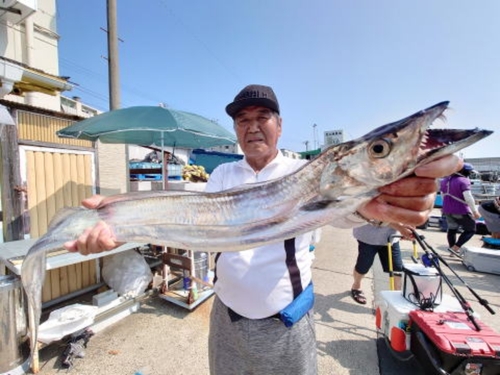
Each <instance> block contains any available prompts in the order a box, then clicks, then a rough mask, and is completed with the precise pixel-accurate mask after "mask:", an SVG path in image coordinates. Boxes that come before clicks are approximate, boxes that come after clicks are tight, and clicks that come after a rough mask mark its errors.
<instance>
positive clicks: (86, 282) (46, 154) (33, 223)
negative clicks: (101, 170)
mask: <svg viewBox="0 0 500 375" xmlns="http://www.w3.org/2000/svg"><path fill="white" fill-rule="evenodd" d="M21 160H22V163H23V164H24V165H25V167H26V170H25V178H23V180H25V181H26V184H27V191H28V197H27V201H28V207H27V209H28V212H29V218H30V237H31V238H37V237H40V236H41V235H42V234H44V233H45V232H46V231H47V228H48V225H49V223H50V220H51V219H52V218H53V217H54V215H55V213H56V212H58V211H59V210H60V209H62V208H63V207H75V206H79V205H80V203H81V201H82V199H84V198H86V197H89V196H91V195H92V194H93V193H94V191H95V189H94V167H93V166H94V154H93V153H92V152H85V151H71V150H59V149H50V148H44V147H32V146H21ZM22 174H23V175H24V173H22ZM96 282H97V277H96V261H95V260H90V261H86V262H82V263H78V264H75V265H71V266H67V267H62V268H57V269H54V270H50V271H49V272H48V275H47V278H46V280H45V285H44V288H43V295H42V300H43V301H44V302H46V301H50V300H53V299H55V298H58V297H61V296H63V295H66V294H68V293H71V292H75V291H78V290H81V289H83V288H85V287H88V286H90V285H94V284H96Z"/></svg>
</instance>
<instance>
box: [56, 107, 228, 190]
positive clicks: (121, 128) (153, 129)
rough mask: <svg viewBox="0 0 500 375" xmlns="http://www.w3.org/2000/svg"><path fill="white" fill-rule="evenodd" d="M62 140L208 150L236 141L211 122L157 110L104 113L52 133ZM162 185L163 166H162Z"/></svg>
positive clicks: (160, 109) (134, 109) (132, 109)
mask: <svg viewBox="0 0 500 375" xmlns="http://www.w3.org/2000/svg"><path fill="white" fill-rule="evenodd" d="M56 134H57V135H58V136H59V137H62V138H76V139H85V140H89V141H97V140H100V141H101V142H103V143H121V144H133V145H138V146H148V147H158V148H161V149H162V155H163V148H164V147H179V148H192V149H195V148H209V147H213V146H223V145H231V144H235V143H236V137H235V135H234V134H233V133H231V132H229V131H228V130H226V129H225V128H223V127H222V126H220V125H219V124H217V123H216V122H215V121H212V120H209V119H207V118H205V117H202V116H200V115H197V114H194V113H190V112H184V111H179V110H174V109H170V108H165V107H160V106H154V107H153V106H138V107H129V108H122V109H117V110H113V111H110V112H105V113H102V114H100V115H97V116H94V117H90V118H88V119H86V120H83V121H79V122H77V123H75V124H72V125H70V126H68V127H66V128H64V129H61V130H59V131H57V133H56ZM163 171H164V172H163V182H164V184H165V180H166V175H165V171H166V166H165V163H163Z"/></svg>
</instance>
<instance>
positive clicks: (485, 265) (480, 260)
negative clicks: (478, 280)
mask: <svg viewBox="0 0 500 375" xmlns="http://www.w3.org/2000/svg"><path fill="white" fill-rule="evenodd" d="M462 251H463V253H462V263H463V264H464V266H465V267H467V269H468V270H469V271H477V272H486V273H494V274H497V275H500V250H495V249H488V248H484V247H468V246H467V247H464V248H462Z"/></svg>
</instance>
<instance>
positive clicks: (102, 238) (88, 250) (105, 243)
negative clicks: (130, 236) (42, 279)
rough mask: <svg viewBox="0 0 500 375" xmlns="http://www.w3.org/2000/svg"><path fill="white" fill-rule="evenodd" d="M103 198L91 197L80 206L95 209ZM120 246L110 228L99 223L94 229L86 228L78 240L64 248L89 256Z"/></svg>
mask: <svg viewBox="0 0 500 375" xmlns="http://www.w3.org/2000/svg"><path fill="white" fill-rule="evenodd" d="M104 198H105V197H104V196H102V195H93V196H92V197H90V198H87V199H84V200H83V201H82V205H83V206H84V207H86V208H90V209H95V208H96V207H98V206H99V205H100V204H101V202H102V201H103V200H104ZM122 244H123V243H122V242H118V241H116V238H115V235H114V233H113V231H112V230H111V228H110V227H109V226H108V225H107V224H106V223H105V222H104V221H100V222H98V223H97V224H96V225H95V226H94V227H92V228H87V229H86V230H85V231H84V232H83V233H82V234H81V235H80V237H78V239H76V240H74V241H68V242H66V243H65V244H64V247H65V248H66V249H67V250H69V251H72V252H80V254H82V255H89V254H94V253H101V252H103V251H109V250H113V249H114V248H116V247H118V246H120V245H122Z"/></svg>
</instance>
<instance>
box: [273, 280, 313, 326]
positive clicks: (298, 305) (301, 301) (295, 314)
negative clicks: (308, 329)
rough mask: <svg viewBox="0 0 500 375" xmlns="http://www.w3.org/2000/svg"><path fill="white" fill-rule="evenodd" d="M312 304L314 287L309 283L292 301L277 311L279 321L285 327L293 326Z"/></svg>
mask: <svg viewBox="0 0 500 375" xmlns="http://www.w3.org/2000/svg"><path fill="white" fill-rule="evenodd" d="M313 305H314V288H313V284H312V283H310V284H309V285H308V286H307V287H306V288H305V289H304V290H303V291H302V293H300V294H299V295H298V296H297V298H295V299H294V300H293V301H292V303H290V304H289V305H288V306H287V307H285V308H284V309H283V310H281V311H280V312H279V316H280V319H281V321H282V322H283V323H284V324H285V326H286V327H291V326H293V325H294V324H295V323H296V322H298V321H299V320H300V319H302V317H303V316H304V315H306V314H307V312H308V311H309V310H311V309H312V307H313Z"/></svg>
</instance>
